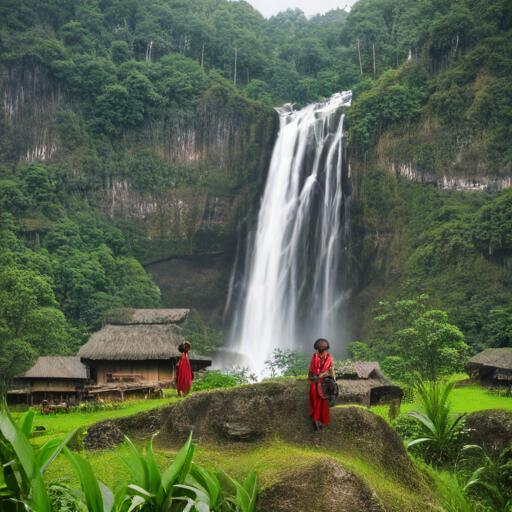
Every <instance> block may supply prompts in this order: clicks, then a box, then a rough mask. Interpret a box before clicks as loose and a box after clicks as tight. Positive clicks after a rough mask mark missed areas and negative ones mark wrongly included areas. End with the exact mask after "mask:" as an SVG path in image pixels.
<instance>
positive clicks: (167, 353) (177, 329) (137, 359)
mask: <svg viewBox="0 0 512 512" xmlns="http://www.w3.org/2000/svg"><path fill="white" fill-rule="evenodd" d="M188 313H189V310H188V309H117V310H113V311H111V312H109V313H108V314H107V315H106V316H105V317H104V322H106V325H104V326H103V327H102V329H101V330H100V331H98V332H96V333H94V334H93V335H92V336H91V338H90V339H89V341H88V342H87V343H86V344H85V345H84V346H82V347H81V348H80V350H79V351H78V356H79V357H80V358H81V359H82V361H83V362H84V363H85V364H87V366H89V367H90V368H91V377H92V379H93V380H94V381H95V382H97V383H98V384H101V383H109V382H113V381H116V380H119V379H121V380H123V379H124V380H127V379H132V380H133V379H136V380H138V381H143V382H162V381H169V380H171V379H172V378H173V376H174V368H175V366H176V363H177V361H178V358H179V357H180V356H181V353H180V352H179V351H178V347H179V345H180V344H181V343H183V342H184V341H185V338H184V337H183V334H182V328H181V325H180V324H181V323H183V322H184V321H185V320H186V318H187V316H188ZM190 364H191V366H192V370H193V371H197V370H200V369H202V368H205V367H207V366H210V365H211V361H210V360H203V359H201V360H199V359H192V358H190Z"/></svg>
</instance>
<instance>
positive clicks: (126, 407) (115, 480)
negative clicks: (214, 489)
mask: <svg viewBox="0 0 512 512" xmlns="http://www.w3.org/2000/svg"><path fill="white" fill-rule="evenodd" d="M178 400H180V399H179V398H178V397H177V396H176V395H175V392H174V394H173V392H170V393H169V392H167V393H166V397H165V398H164V399H161V400H143V401H133V402H126V403H125V404H123V407H122V408H121V409H117V410H106V411H101V412H96V413H72V414H60V415H57V416H43V415H40V414H37V415H36V417H35V422H34V424H35V425H41V426H44V427H45V428H46V432H45V434H44V436H42V437H39V438H35V439H34V443H35V444H37V445H41V444H42V443H44V442H45V441H47V440H48V439H50V438H52V437H56V436H61V435H64V434H67V433H69V432H70V431H72V430H73V429H75V428H77V427H88V426H90V425H92V424H93V423H96V422H98V421H103V420H107V419H112V418H119V417H125V416H129V415H132V414H136V413H139V412H143V411H147V410H149V409H153V408H156V407H161V406H163V405H166V404H169V403H172V402H175V401H178ZM452 406H453V412H454V413H462V412H467V413H471V412H474V411H478V410H484V409H507V410H512V397H505V396H497V395H496V394H492V393H489V392H488V391H486V390H484V389H482V388H480V387H478V386H469V387H465V388H460V389H455V390H453V392H452ZM341 407H343V406H341ZM416 407H417V404H415V403H404V404H402V407H401V410H400V414H404V413H406V412H408V411H410V410H413V409H414V408H416ZM388 410H389V408H388V406H378V407H372V408H371V411H372V412H374V413H376V414H378V415H379V416H382V417H383V418H385V419H386V420H388V421H389V418H388ZM15 416H19V414H16V415H15ZM141 448H142V446H141ZM126 450H127V448H126V446H125V445H120V446H118V447H117V448H115V449H114V450H103V451H94V452H87V455H86V457H87V459H88V460H89V462H90V463H91V465H92V467H93V469H94V472H95V474H96V476H97V477H98V478H99V479H100V480H101V481H103V482H105V483H106V484H107V485H108V486H110V487H111V488H116V487H117V486H119V485H122V484H124V483H126V481H128V480H129V474H128V470H127V468H126V466H125V465H124V464H123V462H122V460H121V459H120V457H119V456H118V455H123V454H124V453H126ZM325 456H329V457H331V458H334V459H336V460H338V461H339V462H340V463H341V464H343V465H344V466H345V467H347V468H348V469H351V470H352V471H354V472H355V473H356V474H358V475H360V476H362V477H364V480H365V481H366V482H367V483H368V484H369V485H370V487H371V488H373V489H374V490H375V492H377V494H378V495H379V496H381V497H382V498H383V499H384V500H385V501H386V502H387V503H389V504H393V507H392V508H393V509H394V510H403V511H404V512H405V511H407V510H419V508H418V506H419V503H420V502H421V503H424V504H425V510H432V509H433V508H435V506H436V500H437V498H436V497H435V496H434V494H433V493H432V491H431V489H430V485H429V484H428V483H427V481H424V482H421V483H420V482H419V486H418V490H417V495H416V491H415V493H411V491H410V490H408V489H405V488H404V489H402V488H399V487H397V484H396V482H394V481H392V480H393V479H392V478H391V477H389V478H388V476H389V475H383V474H382V471H379V470H378V468H374V467H372V465H371V464H369V463H367V462H365V461H364V460H362V459H360V458H354V457H353V455H352V454H348V453H347V454H345V453H341V452H340V453H325V452H324V451H323V450H322V448H321V447H316V448H315V447H309V448H306V447H300V446H295V445H290V444H287V443H284V442H281V441H279V440H277V439H272V440H269V441H268V442H266V443H265V444H261V445H258V446H249V445H248V446H247V447H246V448H240V446H237V447H236V449H234V448H230V447H229V446H223V447H222V449H219V447H217V446H212V445H203V444H199V445H198V446H197V448H196V455H195V457H194V460H195V462H196V463H197V464H199V465H201V466H202V467H205V468H208V469H213V468H215V467H220V468H222V469H223V470H225V471H227V472H228V473H229V474H230V475H232V476H233V477H234V478H236V479H238V480H240V481H242V480H243V479H245V478H246V477H247V475H248V474H249V473H250V472H251V471H256V472H257V474H258V479H259V486H260V488H265V487H266V486H269V485H272V484H273V483H274V482H275V481H276V480H278V479H279V478H280V476H281V475H282V474H285V473H286V472H287V471H288V468H289V467H290V466H294V467H300V466H302V465H305V466H306V465H308V464H312V463H314V461H315V460H317V459H318V458H321V457H325ZM174 457H175V453H174V452H173V451H157V452H156V458H157V463H158V466H159V467H160V468H161V470H163V469H165V468H167V467H168V466H169V465H170V464H171V463H172V461H173V459H174ZM45 477H46V479H47V481H54V482H60V483H65V484H66V485H68V486H70V487H72V488H78V487H79V482H78V479H77V478H76V476H75V472H74V471H73V469H72V468H71V466H70V464H69V462H68V461H67V460H66V459H65V458H64V457H58V458H57V459H56V460H55V461H54V463H53V464H52V466H51V467H50V468H49V469H48V471H47V472H46V473H45Z"/></svg>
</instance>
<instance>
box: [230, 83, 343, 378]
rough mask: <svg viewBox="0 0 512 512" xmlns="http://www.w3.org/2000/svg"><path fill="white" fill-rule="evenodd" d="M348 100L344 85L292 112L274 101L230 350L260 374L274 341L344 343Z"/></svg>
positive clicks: (292, 345)
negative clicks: (272, 137)
mask: <svg viewBox="0 0 512 512" xmlns="http://www.w3.org/2000/svg"><path fill="white" fill-rule="evenodd" d="M351 99H352V93H351V91H346V92H342V93H338V94H335V95H333V96H332V97H331V98H329V99H327V100H325V101H322V102H318V103H314V104H311V105H308V106H306V107H304V108H303V109H302V110H299V111H295V110H293V107H292V105H289V104H288V105H285V106H283V107H281V108H279V109H276V110H277V111H278V113H279V116H280V128H279V134H278V137H277V141H276V143H275V147H274V150H273V154H272V159H271V163H270V168H269V172H268V176H267V181H266V185H265V190H264V193H263V197H262V200H261V206H260V210H259V214H258V221H257V227H256V229H255V231H254V232H253V233H250V235H249V236H248V240H247V242H246V243H247V246H246V252H245V262H244V271H243V278H242V279H241V282H240V283H237V284H236V286H237V287H238V289H239V290H241V293H239V296H238V297H237V301H238V302H237V305H236V307H235V308H234V310H235V311H234V314H233V320H232V328H231V342H230V346H229V348H228V350H227V352H231V353H232V354H233V356H234V357H233V361H236V362H238V363H239V364H241V365H243V366H248V367H249V368H250V369H251V370H252V371H254V372H256V373H257V374H260V375H261V373H262V372H263V370H264V367H265V360H267V359H268V358H269V356H270V355H271V353H272V351H273V350H274V349H275V348H280V349H283V350H285V349H306V350H312V345H313V342H314V340H316V339H317V338H320V337H324V338H327V339H328V340H329V341H330V343H331V348H332V350H333V352H334V353H335V354H336V353H341V352H342V351H343V348H344V339H345V333H346V331H347V328H346V325H347V324H346V322H347V319H346V318H345V317H344V314H343V306H344V298H345V294H344V284H345V270H346V266H347V253H348V242H349V235H350V207H349V196H350V192H351V186H350V182H349V170H348V157H347V153H346V138H345V135H344V131H343V121H344V114H343V108H342V107H348V106H350V102H351ZM233 280H234V278H233V279H232V282H231V289H233V287H234V286H235V283H234V282H233ZM230 300H231V301H233V300H234V298H233V297H230ZM228 307H229V303H228ZM226 356H227V353H226Z"/></svg>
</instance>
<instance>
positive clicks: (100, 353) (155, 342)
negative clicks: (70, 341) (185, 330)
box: [78, 324, 185, 361]
mask: <svg viewBox="0 0 512 512" xmlns="http://www.w3.org/2000/svg"><path fill="white" fill-rule="evenodd" d="M184 341H185V338H184V337H183V336H182V334H181V332H180V330H178V329H176V327H175V326H174V325H170V324H167V325H158V324H155V325H147V324H146V325H133V324H132V325H105V326H104V327H103V328H102V329H101V331H98V332H95V333H94V334H93V335H92V336H91V337H90V339H89V341H88V342H87V343H86V344H85V345H83V346H82V347H81V348H80V350H79V351H78V356H79V357H81V358H82V359H87V360H91V361H100V360H101V361H141V360H143V361H145V360H160V359H171V358H173V357H179V356H180V355H181V354H180V352H179V351H178V346H179V345H180V344H181V343H183V342H184Z"/></svg>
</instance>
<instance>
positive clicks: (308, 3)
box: [247, 0, 356, 18]
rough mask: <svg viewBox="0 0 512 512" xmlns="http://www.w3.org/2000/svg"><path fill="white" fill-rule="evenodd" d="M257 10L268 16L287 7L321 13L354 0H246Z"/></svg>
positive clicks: (351, 2) (308, 12) (307, 12)
mask: <svg viewBox="0 0 512 512" xmlns="http://www.w3.org/2000/svg"><path fill="white" fill-rule="evenodd" d="M247 1H248V2H249V3H250V4H252V5H253V6H254V7H255V8H256V9H258V11H260V12H261V14H263V16H265V18H270V16H273V15H274V14H277V13H278V12H280V11H286V9H288V8H289V7H290V8H292V9H295V8H296V7H298V8H299V9H301V10H302V11H304V13H305V14H306V15H311V14H317V13H320V14H323V13H324V12H327V11H329V10H331V9H337V8H338V7H339V8H340V9H343V8H344V7H345V6H346V5H348V6H349V7H350V6H351V5H354V4H355V3H356V0H247Z"/></svg>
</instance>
